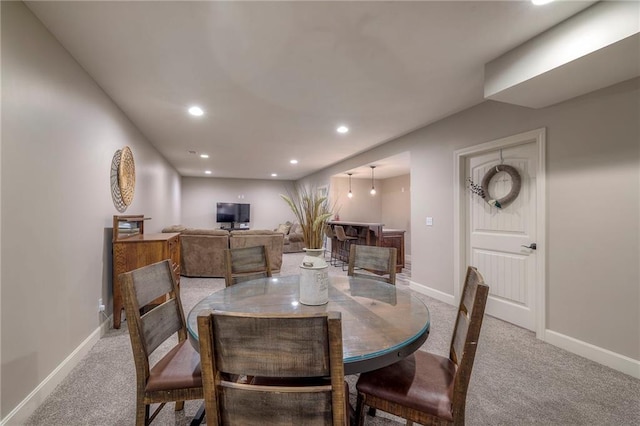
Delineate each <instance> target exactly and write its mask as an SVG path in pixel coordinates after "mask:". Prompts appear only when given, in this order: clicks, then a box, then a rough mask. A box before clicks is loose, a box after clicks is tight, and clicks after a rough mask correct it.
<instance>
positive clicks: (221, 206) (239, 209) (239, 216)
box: [216, 203, 251, 223]
mask: <svg viewBox="0 0 640 426" xmlns="http://www.w3.org/2000/svg"><path fill="white" fill-rule="evenodd" d="M250 221H251V204H240V203H217V206H216V222H218V223H249V222H250Z"/></svg>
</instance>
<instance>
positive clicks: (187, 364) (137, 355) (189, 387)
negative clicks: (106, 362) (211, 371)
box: [120, 260, 203, 426]
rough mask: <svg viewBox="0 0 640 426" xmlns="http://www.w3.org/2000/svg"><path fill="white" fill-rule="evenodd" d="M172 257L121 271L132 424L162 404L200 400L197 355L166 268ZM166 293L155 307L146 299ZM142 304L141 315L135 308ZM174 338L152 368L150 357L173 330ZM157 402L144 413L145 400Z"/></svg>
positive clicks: (178, 405)
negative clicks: (131, 366)
mask: <svg viewBox="0 0 640 426" xmlns="http://www.w3.org/2000/svg"><path fill="white" fill-rule="evenodd" d="M171 269H172V268H171V261H170V260H163V261H162V262H158V263H154V264H152V265H148V266H144V267H142V268H139V269H136V270H133V271H130V272H126V273H123V274H120V285H121V288H122V296H123V299H124V308H125V313H126V318H127V324H128V328H129V336H130V338H131V348H132V349H133V360H134V363H135V366H136V425H138V426H142V425H148V424H149V423H151V422H152V421H153V419H154V418H155V417H156V416H157V415H158V413H159V412H160V410H161V409H162V407H164V405H165V404H166V403H167V402H174V401H175V403H176V405H175V409H176V411H180V410H182V409H183V407H184V401H186V400H191V399H203V391H202V376H201V372H200V354H198V352H197V351H196V350H195V349H194V348H193V346H192V345H191V343H190V342H189V341H188V340H187V327H186V324H185V317H184V312H183V310H182V304H181V302H180V291H179V289H178V287H177V285H176V281H175V277H174V276H173V273H172V272H171ZM161 296H167V298H166V301H165V302H164V303H162V304H160V305H153V304H151V305H150V302H152V301H154V300H156V299H158V298H160V297H161ZM141 307H145V309H144V311H145V312H144V314H141V313H140V308H141ZM176 333H177V335H178V339H177V340H178V341H177V344H176V345H175V346H173V347H172V348H171V349H170V350H169V351H168V352H167V353H166V354H165V355H164V356H162V357H161V358H160V359H159V360H158V361H157V362H156V363H155V364H154V365H153V366H151V365H150V361H149V357H150V356H152V354H153V352H154V351H155V350H156V349H157V348H158V346H160V345H161V344H162V343H164V342H165V341H166V340H167V339H169V338H170V337H171V336H173V335H174V334H176ZM155 403H159V404H160V406H159V407H158V408H157V409H156V410H155V411H154V412H153V413H152V414H151V416H150V415H149V408H150V407H149V406H150V404H155Z"/></svg>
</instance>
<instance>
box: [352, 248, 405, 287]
mask: <svg viewBox="0 0 640 426" xmlns="http://www.w3.org/2000/svg"><path fill="white" fill-rule="evenodd" d="M396 264H397V250H396V248H394V247H378V246H367V245H362V244H354V245H352V246H351V249H350V251H349V267H348V269H347V275H349V276H352V277H365V278H370V279H374V280H379V281H384V282H388V283H389V284H395V283H396ZM359 270H360V271H366V272H368V273H364V272H358V271H359Z"/></svg>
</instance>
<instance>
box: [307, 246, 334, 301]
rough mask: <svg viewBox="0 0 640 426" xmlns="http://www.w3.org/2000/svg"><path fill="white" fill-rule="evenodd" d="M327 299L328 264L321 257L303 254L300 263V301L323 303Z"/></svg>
mask: <svg viewBox="0 0 640 426" xmlns="http://www.w3.org/2000/svg"><path fill="white" fill-rule="evenodd" d="M328 301H329V266H328V265H327V262H326V261H325V260H324V259H323V258H322V257H314V256H305V257H304V258H303V259H302V265H300V303H302V304H304V305H324V304H325V303H327V302H328Z"/></svg>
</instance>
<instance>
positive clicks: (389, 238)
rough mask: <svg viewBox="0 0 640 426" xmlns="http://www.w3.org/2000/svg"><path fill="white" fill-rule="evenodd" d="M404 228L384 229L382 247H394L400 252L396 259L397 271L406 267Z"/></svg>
mask: <svg viewBox="0 0 640 426" xmlns="http://www.w3.org/2000/svg"><path fill="white" fill-rule="evenodd" d="M404 232H405V231H404V230H401V229H384V230H383V231H382V240H381V243H380V245H381V246H382V247H394V248H395V249H396V252H397V254H398V259H397V260H396V272H402V268H404Z"/></svg>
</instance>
